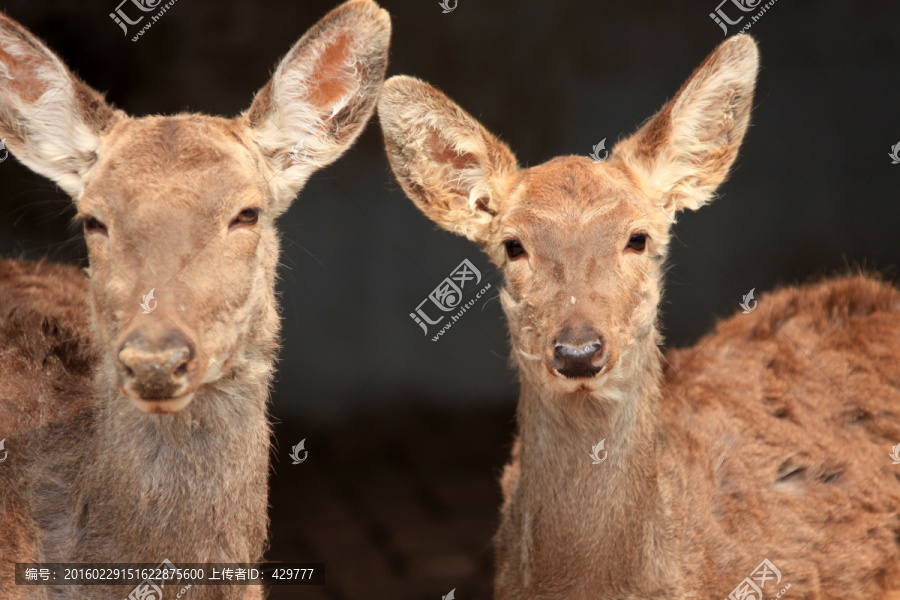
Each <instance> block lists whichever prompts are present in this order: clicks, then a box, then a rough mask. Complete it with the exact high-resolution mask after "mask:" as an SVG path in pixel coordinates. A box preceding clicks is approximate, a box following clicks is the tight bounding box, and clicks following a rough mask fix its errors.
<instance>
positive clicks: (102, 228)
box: [81, 217, 109, 235]
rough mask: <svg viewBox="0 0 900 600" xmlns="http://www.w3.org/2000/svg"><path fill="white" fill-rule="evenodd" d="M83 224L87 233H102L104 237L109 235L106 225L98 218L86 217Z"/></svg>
mask: <svg viewBox="0 0 900 600" xmlns="http://www.w3.org/2000/svg"><path fill="white" fill-rule="evenodd" d="M81 222H82V224H83V225H84V232H85V233H102V234H104V235H105V234H107V233H109V232H108V230H107V229H106V225H104V224H103V223H102V222H101V221H100V219H98V218H96V217H84V218H83V219H82V220H81Z"/></svg>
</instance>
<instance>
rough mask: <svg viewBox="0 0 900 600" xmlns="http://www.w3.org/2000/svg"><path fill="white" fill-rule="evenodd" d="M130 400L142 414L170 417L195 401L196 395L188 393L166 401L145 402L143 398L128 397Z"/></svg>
mask: <svg viewBox="0 0 900 600" xmlns="http://www.w3.org/2000/svg"><path fill="white" fill-rule="evenodd" d="M128 399H129V400H131V402H132V403H133V404H134V405H135V406H136V407H138V408H139V409H140V410H141V411H142V412H145V413H147V414H149V415H168V414H172V413H177V412H178V411H180V410H181V409H183V408H184V407H185V406H187V405H188V404H190V403H191V400H193V399H194V393H193V392H191V393H188V394H185V395H183V396H179V397H178V398H169V399H166V400H144V399H143V398H134V397H132V396H128Z"/></svg>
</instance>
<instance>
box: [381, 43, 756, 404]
mask: <svg viewBox="0 0 900 600" xmlns="http://www.w3.org/2000/svg"><path fill="white" fill-rule="evenodd" d="M757 68H758V56H757V49H756V44H755V43H754V42H753V40H752V39H751V38H750V37H748V36H739V37H735V38H732V39H729V40H727V41H726V42H724V43H723V44H721V45H720V46H719V47H718V48H717V49H716V50H715V51H714V52H713V53H712V54H711V55H710V56H709V57H708V58H707V59H706V60H705V61H704V63H703V64H702V65H701V66H700V67H699V68H698V69H697V70H696V71H695V72H694V73H693V74H692V75H691V77H690V79H688V81H687V82H686V83H685V84H684V85H683V86H682V88H681V89H680V90H679V91H678V93H677V94H676V95H675V97H674V98H673V99H672V100H671V101H670V102H669V103H668V104H666V105H665V106H664V107H663V109H662V110H661V111H660V112H659V113H657V114H656V115H655V116H654V117H653V118H651V119H650V120H649V121H647V122H646V124H644V125H643V126H642V127H641V128H640V129H639V130H638V131H637V132H636V133H634V134H633V135H632V136H630V137H628V138H626V139H624V140H622V141H621V142H619V143H618V144H617V145H616V146H615V147H614V148H613V150H612V152H611V155H610V157H609V159H608V160H607V161H605V162H602V163H597V164H595V163H594V162H593V161H592V160H590V159H589V158H587V157H577V156H567V157H560V158H555V159H553V160H551V161H549V162H547V163H544V164H542V165H538V166H535V167H532V168H527V169H520V168H519V167H518V166H517V163H516V159H515V157H514V156H513V154H512V152H510V150H509V148H507V146H506V145H505V144H504V143H503V142H501V141H500V140H498V139H497V138H496V137H494V136H493V135H491V134H490V133H489V132H488V131H487V130H486V129H485V128H484V127H482V126H481V125H480V124H479V123H478V122H477V121H476V120H475V119H474V118H472V117H471V116H470V115H469V114H467V113H466V112H465V111H463V110H462V109H461V108H460V107H459V106H457V105H456V104H454V103H453V101H451V100H450V99H449V98H447V97H446V96H445V95H443V94H442V93H441V92H439V91H437V90H435V89H434V88H433V87H431V86H429V85H428V84H426V83H424V82H422V81H418V80H416V79H413V78H410V77H394V78H392V79H390V80H388V82H387V83H386V84H385V87H384V90H383V91H382V95H381V99H380V100H379V116H380V119H381V125H382V129H383V131H384V137H385V143H386V147H387V154H388V158H389V160H390V163H391V167H392V169H393V171H394V174H395V175H396V177H397V179H398V181H399V182H400V185H401V186H402V187H403V190H404V191H405V192H406V194H407V195H408V196H409V197H410V198H411V199H412V200H413V202H414V203H415V204H416V206H418V207H419V209H420V210H421V211H422V212H423V213H425V215H426V216H427V217H429V218H430V219H432V220H433V221H434V222H435V223H437V224H438V225H440V226H441V227H443V228H445V229H448V230H450V231H453V232H456V233H459V234H462V235H464V236H466V237H467V238H469V239H471V240H473V241H475V242H476V243H478V244H479V245H480V246H481V247H482V249H483V250H484V251H485V252H486V253H487V254H488V256H489V257H490V259H491V261H492V262H493V263H494V264H495V265H496V266H497V267H498V268H499V269H500V270H501V271H502V272H503V274H504V278H505V282H506V284H505V287H504V289H503V290H502V291H501V292H500V299H501V302H502V305H503V309H504V311H505V312H506V315H507V318H508V321H509V327H510V331H511V337H512V345H513V350H514V356H515V358H516V360H517V362H518V364H519V366H520V368H521V370H522V372H523V374H524V375H525V377H526V378H527V379H528V380H529V381H531V382H532V383H534V384H536V385H538V386H539V387H540V388H542V389H544V390H546V391H547V392H551V393H552V392H562V393H566V392H591V393H593V392H600V391H601V390H604V392H605V393H607V395H609V394H610V393H612V392H613V390H614V389H615V387H614V386H615V385H616V384H617V383H619V384H622V383H625V382H627V381H628V380H629V379H630V378H632V377H633V375H634V373H633V372H632V371H633V369H634V367H633V366H632V365H634V363H635V361H629V360H626V359H627V358H628V356H629V354H631V353H634V352H636V351H637V350H636V349H637V348H644V347H645V346H646V344H640V343H639V342H640V341H642V340H643V341H649V342H650V343H652V344H653V347H654V348H655V345H656V343H657V342H658V333H657V329H656V318H657V306H658V303H659V299H660V294H661V287H660V286H661V278H662V271H663V263H664V261H665V258H666V253H667V246H668V243H669V234H670V228H671V226H672V224H673V223H674V219H675V216H676V213H678V212H679V211H682V210H685V209H691V210H693V209H696V208H699V207H700V206H702V205H703V204H705V203H706V202H708V201H710V200H711V199H712V196H713V194H714V192H715V190H716V188H717V187H718V186H719V184H721V183H722V181H724V179H725V177H726V175H727V173H728V170H729V168H730V167H731V164H732V163H733V162H734V160H735V157H736V156H737V151H738V147H739V146H740V143H741V140H742V139H743V136H744V133H745V131H746V129H747V124H748V121H749V115H750V108H751V104H752V97H753V90H754V86H755V81H756V73H757ZM613 395H614V394H613ZM551 397H552V396H551Z"/></svg>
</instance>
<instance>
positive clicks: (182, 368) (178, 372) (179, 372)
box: [173, 361, 188, 377]
mask: <svg viewBox="0 0 900 600" xmlns="http://www.w3.org/2000/svg"><path fill="white" fill-rule="evenodd" d="M187 371H188V364H187V361H184V362H183V363H181V364H180V365H178V366H177V367H176V368H175V371H174V373H173V375H175V376H176V377H184V376H185V375H187Z"/></svg>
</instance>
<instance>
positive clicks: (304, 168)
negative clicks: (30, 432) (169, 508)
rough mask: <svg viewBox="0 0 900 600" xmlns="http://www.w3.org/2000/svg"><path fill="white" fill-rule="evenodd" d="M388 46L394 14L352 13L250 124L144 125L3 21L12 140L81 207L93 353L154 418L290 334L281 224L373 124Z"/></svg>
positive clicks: (191, 121)
mask: <svg viewBox="0 0 900 600" xmlns="http://www.w3.org/2000/svg"><path fill="white" fill-rule="evenodd" d="M389 37H390V21H389V18H388V16H387V13H386V12H385V11H383V10H381V9H379V8H378V7H377V5H375V3H374V2H372V1H371V0H351V1H350V2H347V3H346V4H344V5H342V6H340V7H338V8H337V9H335V10H333V11H332V12H331V13H329V14H328V15H327V16H326V17H325V18H323V19H322V20H321V21H320V22H319V23H318V24H317V25H316V26H315V27H313V28H312V29H311V30H310V31H309V32H308V33H307V34H306V35H305V36H304V37H303V38H302V39H301V40H300V41H299V42H298V43H297V44H296V45H295V46H294V47H293V48H292V49H291V51H290V52H289V53H288V55H287V56H286V57H285V58H284V59H283V60H282V62H281V63H280V65H279V66H278V68H277V69H276V71H275V74H274V75H273V77H272V79H271V81H270V82H269V83H268V84H267V85H266V86H265V87H264V88H263V89H262V90H261V91H260V92H259V94H257V96H256V98H255V100H254V102H253V105H252V106H251V108H250V109H249V110H248V111H247V112H246V113H245V114H243V115H241V116H239V117H237V118H234V119H223V118H216V117H207V116H203V115H179V116H174V117H148V118H142V119H133V118H130V117H128V116H127V115H125V114H124V113H122V112H121V111H117V110H114V109H113V108H111V107H109V106H108V105H107V104H106V103H105V102H104V100H103V99H102V97H101V96H100V95H99V94H97V93H96V92H94V91H93V90H91V89H90V88H88V87H87V86H86V85H85V84H84V83H82V82H80V81H79V80H78V79H76V78H75V77H74V76H72V75H71V73H69V71H68V70H67V69H66V67H65V66H64V65H63V64H62V62H61V61H60V60H59V59H58V58H57V57H56V56H54V55H53V54H52V53H51V52H50V51H49V50H47V49H46V48H45V47H44V46H43V45H42V44H41V43H40V42H39V41H38V40H37V39H36V38H34V37H33V36H32V35H31V34H29V33H28V32H27V31H25V30H24V29H23V28H22V27H21V26H19V25H18V24H16V23H14V22H12V21H11V20H9V19H6V18H4V17H2V16H0V76H2V75H3V73H4V72H5V73H6V74H7V75H8V77H7V78H8V79H9V80H10V84H9V85H8V87H7V88H5V89H3V90H2V91H0V133H2V134H3V135H5V136H6V137H7V142H8V145H9V148H10V150H11V151H12V152H13V154H15V155H16V156H17V157H18V158H19V159H20V160H21V161H22V162H24V163H25V164H26V165H28V166H29V167H31V168H32V169H34V170H35V171H37V172H39V173H42V174H44V175H47V176H48V177H50V178H52V179H54V180H55V181H56V182H57V183H59V185H60V186H61V187H63V189H65V190H66V191H67V192H68V193H69V194H71V195H72V197H73V199H74V200H75V203H76V207H77V210H78V218H79V220H81V222H82V223H83V225H84V230H85V237H86V241H87V246H88V252H89V258H90V269H89V273H90V278H91V297H90V305H91V309H92V315H93V330H94V336H95V340H94V341H95V343H97V344H99V345H100V346H101V347H102V350H103V354H104V356H105V358H106V362H107V363H109V364H110V365H112V368H113V369H114V371H115V379H116V383H117V385H118V388H119V390H120V392H121V393H122V394H123V395H125V396H127V397H129V398H131V399H132V400H133V401H134V403H135V404H136V405H137V406H138V407H139V408H140V409H142V410H144V411H146V412H154V413H164V412H174V411H177V410H180V409H181V408H183V407H184V406H186V405H187V404H188V403H189V402H190V401H191V399H192V398H193V397H194V395H195V393H196V392H197V390H198V389H199V388H200V387H201V386H203V385H205V384H209V383H211V382H214V381H216V380H218V379H220V378H222V377H224V376H226V375H227V374H228V373H229V372H230V371H231V370H233V369H235V368H240V367H239V365H244V366H245V367H246V365H247V364H248V361H251V362H252V361H253V360H254V359H258V358H260V357H255V356H247V355H246V354H247V353H248V352H259V350H258V348H259V344H256V345H253V344H248V343H246V342H248V341H249V340H251V339H252V338H253V337H254V336H259V337H260V338H261V339H270V338H271V337H272V336H273V334H274V332H275V330H276V328H277V316H276V309H275V293H274V286H275V271H276V266H277V263H278V237H277V231H276V228H275V219H276V218H277V217H278V216H279V215H280V214H282V213H283V212H284V211H286V210H287V208H288V206H289V205H290V203H291V201H292V200H293V198H294V196H295V195H296V194H297V192H298V191H299V190H300V189H301V188H302V187H303V185H304V183H305V182H306V180H307V179H308V178H309V176H310V175H311V174H312V173H314V172H315V171H316V170H317V169H319V168H321V167H323V166H325V165H327V164H329V163H331V162H332V161H333V160H335V159H337V158H338V157H339V156H340V155H341V154H342V153H343V152H344V151H345V150H346V149H347V148H348V147H349V146H350V145H351V144H352V143H353V141H354V140H355V139H356V137H357V136H358V135H359V133H360V132H361V130H362V128H363V126H364V125H365V124H366V122H367V121H368V119H369V118H370V117H371V114H372V113H373V112H374V108H375V102H376V99H377V97H378V93H379V91H380V89H381V85H382V82H383V79H384V72H385V68H386V65H387V51H388V44H389ZM268 345H269V346H271V345H272V344H271V342H269V343H268ZM248 348H255V349H256V350H248ZM269 350H270V351H271V350H274V348H269Z"/></svg>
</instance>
